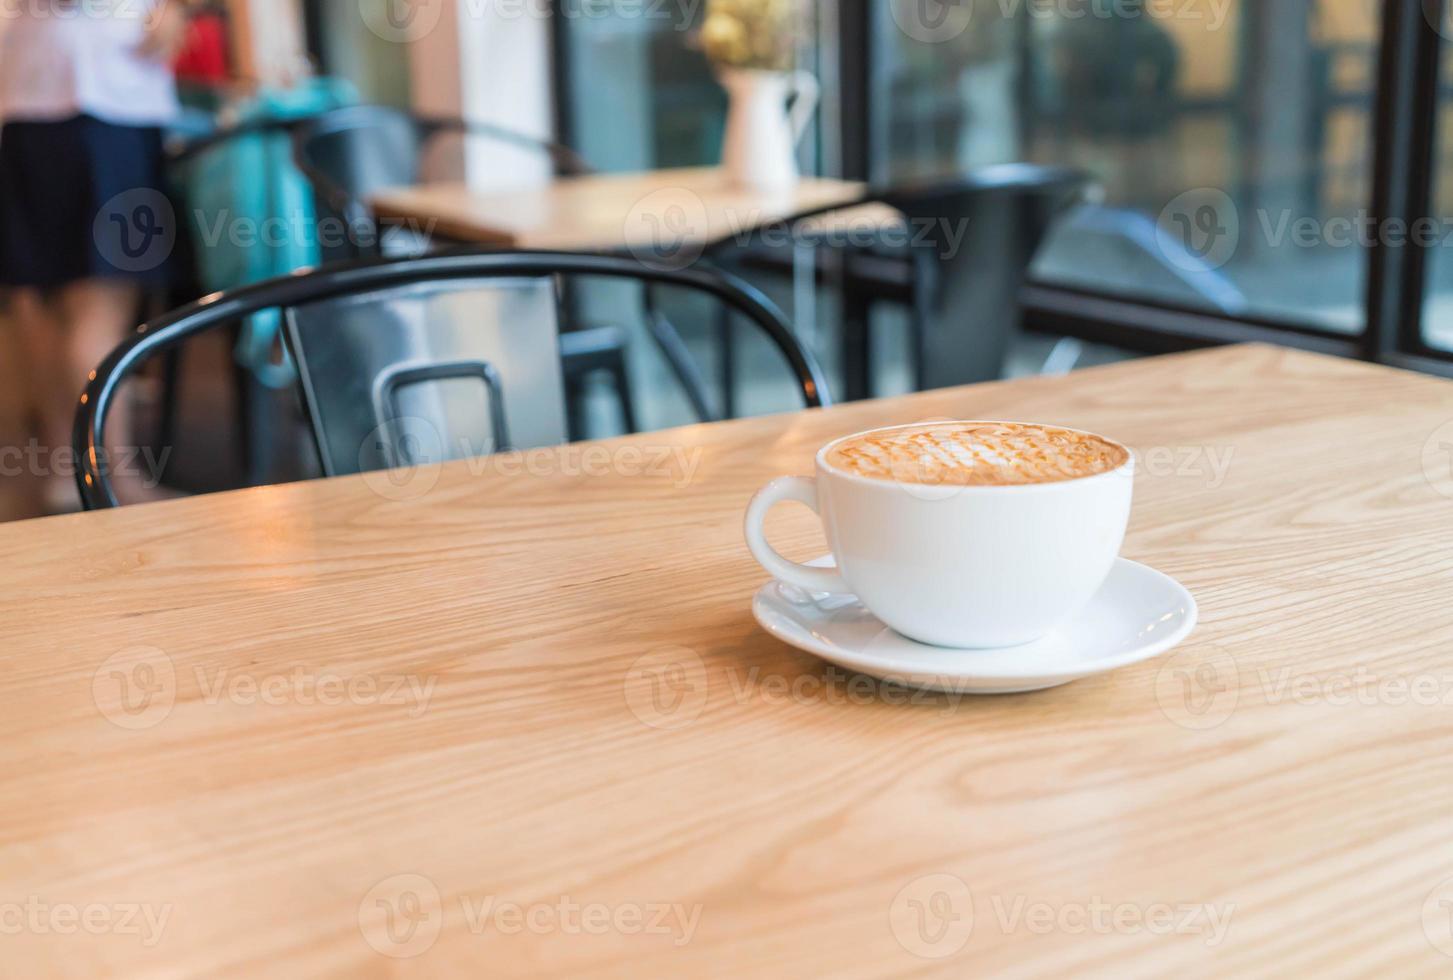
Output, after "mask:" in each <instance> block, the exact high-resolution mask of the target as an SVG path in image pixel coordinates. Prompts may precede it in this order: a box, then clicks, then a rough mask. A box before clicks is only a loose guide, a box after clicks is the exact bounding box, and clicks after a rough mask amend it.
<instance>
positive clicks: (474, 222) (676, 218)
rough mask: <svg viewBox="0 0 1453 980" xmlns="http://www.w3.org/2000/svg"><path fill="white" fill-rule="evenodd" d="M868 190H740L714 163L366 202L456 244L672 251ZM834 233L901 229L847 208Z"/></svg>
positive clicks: (407, 193)
mask: <svg viewBox="0 0 1453 980" xmlns="http://www.w3.org/2000/svg"><path fill="white" fill-rule="evenodd" d="M864 186H865V185H863V184H859V183H854V182H852V181H844V180H833V179H829V178H820V177H807V178H804V179H803V180H802V181H801V182H800V183H798V185H797V186H796V187H794V188H793V189H792V190H790V191H785V192H782V193H778V194H763V193H759V192H756V191H750V190H744V189H742V188H738V187H734V186H732V185H731V183H730V182H729V181H728V180H727V178H726V176H725V174H724V173H723V172H722V171H721V170H720V169H718V168H715V167H697V168H681V169H667V170H653V171H649V172H646V173H625V174H592V175H589V176H584V177H569V178H562V179H559V180H554V181H551V182H550V183H548V184H543V185H541V186H539V187H526V188H517V189H511V190H495V191H480V190H471V189H470V188H468V187H466V186H465V185H464V184H460V183H439V184H423V185H420V186H417V187H404V188H397V189H392V190H387V191H383V192H380V193H378V194H376V195H374V196H373V197H372V198H371V200H370V203H371V205H372V207H373V209H374V211H375V212H376V213H377V214H378V215H380V216H381V217H385V218H390V219H394V220H401V221H408V222H413V223H415V224H416V225H417V226H418V227H419V228H420V230H422V231H425V232H429V233H432V234H438V235H442V236H444V237H447V238H453V239H457V240H460V241H467V242H477V243H480V244H486V245H496V246H501V247H509V248H530V249H564V250H573V251H592V250H612V249H618V248H622V247H627V248H632V249H650V250H665V251H670V250H671V249H673V248H681V247H691V246H699V245H701V244H704V243H708V242H714V241H717V240H719V239H722V238H725V237H726V236H728V235H733V234H736V233H737V232H740V231H744V230H746V229H750V228H752V227H755V226H757V225H759V224H764V223H770V222H771V221H773V220H776V219H780V218H785V217H788V216H789V215H792V214H796V213H798V212H800V211H807V210H811V209H814V208H819V207H827V206H829V205H833V204H845V203H848V202H851V201H855V200H857V199H858V198H860V197H861V196H862V194H863V190H864ZM834 219H835V222H836V224H835V227H839V228H844V229H847V230H856V229H862V230H864V231H867V230H871V229H882V228H884V227H893V226H896V225H899V224H901V219H900V218H899V217H898V216H897V213H896V212H894V211H892V210H891V209H889V208H885V207H882V206H878V205H866V206H862V207H858V208H852V209H844V211H843V212H842V213H840V214H836V215H834Z"/></svg>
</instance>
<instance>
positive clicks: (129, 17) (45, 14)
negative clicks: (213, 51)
mask: <svg viewBox="0 0 1453 980" xmlns="http://www.w3.org/2000/svg"><path fill="white" fill-rule="evenodd" d="M157 6H158V0H24V2H14V0H0V9H3V10H4V11H5V13H7V14H8V15H9V17H10V18H11V19H10V22H9V23H8V24H7V25H6V27H5V29H4V30H3V31H0V121H3V120H12V119H13V120H17V121H18V120H28V121H50V120H60V119H69V118H70V117H72V116H76V115H80V114H82V113H85V114H86V115H90V116H95V117H96V118H98V119H102V120H104V121H106V122H112V123H119V124H122V125H130V126H159V125H164V124H165V123H167V122H169V121H171V119H172V117H173V116H175V115H176V112H177V95H176V84H175V82H174V81H173V79H172V73H171V68H170V67H169V66H168V65H165V64H163V63H161V62H159V61H154V60H152V59H151V58H148V57H147V56H145V55H143V54H142V53H141V51H140V46H141V43H142V40H143V39H144V38H145V37H146V27H147V23H148V18H149V17H150V16H151V15H152V13H153V11H154V10H155V8H156V7H157Z"/></svg>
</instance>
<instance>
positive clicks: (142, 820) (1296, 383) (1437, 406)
mask: <svg viewBox="0 0 1453 980" xmlns="http://www.w3.org/2000/svg"><path fill="white" fill-rule="evenodd" d="M945 416H950V417H1007V418H1018V419H1033V420H1040V421H1046V422H1057V423H1064V424H1069V425H1075V426H1082V427H1086V428H1090V429H1093V430H1097V431H1101V432H1104V433H1106V434H1108V435H1111V436H1114V437H1117V438H1119V439H1122V440H1124V441H1125V442H1126V443H1128V444H1130V445H1131V446H1132V447H1134V448H1135V449H1136V450H1137V451H1138V452H1139V454H1140V460H1141V465H1140V467H1139V471H1138V473H1137V488H1136V495H1137V501H1136V507H1135V511H1134V515H1133V517H1132V519H1131V527H1130V532H1129V536H1128V538H1127V541H1126V545H1125V553H1126V554H1127V555H1128V556H1129V557H1131V558H1134V559H1137V560H1140V561H1144V562H1147V563H1149V564H1151V565H1153V566H1155V567H1157V568H1160V569H1163V570H1164V571H1166V572H1168V573H1170V574H1172V575H1174V576H1176V577H1177V578H1178V579H1180V580H1181V581H1182V582H1184V583H1185V584H1186V585H1187V586H1188V587H1189V588H1190V589H1191V590H1192V591H1193V592H1194V593H1195V594H1196V596H1197V597H1198V599H1199V601H1200V606H1201V623H1200V626H1199V627H1198V628H1197V630H1196V632H1195V633H1194V634H1193V635H1192V636H1191V638H1190V639H1189V640H1188V641H1187V642H1186V643H1185V644H1184V645H1183V646H1182V647H1181V648H1180V649H1179V650H1178V651H1176V652H1174V653H1173V654H1169V655H1167V656H1165V657H1163V658H1161V659H1159V660H1157V661H1153V662H1149V663H1143V664H1139V665H1136V666H1133V667H1129V668H1126V669H1123V670H1120V671H1117V672H1114V673H1112V674H1109V675H1106V676H1101V677H1096V678H1092V679H1089V680H1085V681H1081V682H1078V683H1075V684H1071V685H1069V686H1067V687H1062V688H1059V689H1056V690H1051V691H1046V692H1041V693H1037V694H1027V695H1012V696H1003V697H997V698H980V699H974V698H966V699H962V700H959V699H954V698H951V697H950V696H947V695H928V696H921V695H909V694H906V693H905V692H902V691H900V690H897V689H893V688H885V687H879V686H877V685H875V684H872V683H868V682H866V681H865V680H864V679H862V678H855V677H852V676H849V675H843V674H839V673H835V672H833V671H830V670H828V669H827V668H825V667H824V666H823V665H822V664H821V663H820V662H818V661H817V660H814V659H813V658H811V657H809V656H806V655H804V654H801V653H798V652H796V651H795V650H792V649H790V648H788V647H786V646H783V645H782V644H781V643H778V642H776V641H775V640H773V639H771V638H769V637H768V636H766V635H765V634H763V633H762V632H761V631H760V630H759V629H758V628H757V626H756V625H755V624H754V622H753V620H752V617H751V613H750V611H749V600H750V597H751V594H752V592H753V591H754V590H755V589H756V588H757V586H758V585H759V584H760V583H761V582H762V580H763V577H764V576H763V573H762V572H761V571H760V570H759V569H758V567H757V566H756V565H755V563H754V562H753V561H752V559H751V558H750V557H749V556H748V554H747V551H746V549H745V547H744V546H743V544H742V539H741V521H742V511H743V508H744V506H745V504H746V501H747V498H748V496H749V494H750V493H751V492H752V491H753V490H754V489H756V487H757V486H758V485H759V484H761V483H762V482H764V481H765V480H767V479H768V478H769V477H771V476H773V475H776V474H779V473H795V472H808V471H809V469H810V460H811V455H812V452H813V450H814V449H815V448H816V447H817V446H819V445H820V444H821V443H823V442H824V441H826V440H828V439H830V438H832V437H834V436H837V435H840V434H843V433H846V432H850V431H855V430H858V429H862V428H865V427H870V426H873V425H879V424H893V423H903V422H910V421H916V420H922V419H926V418H936V417H945ZM1450 451H1453V384H1449V383H1447V382H1444V381H1440V380H1434V379H1431V378H1427V377H1421V376H1416V375H1411V374H1405V373H1399V372H1395V371H1392V370H1389V369H1383V368H1377V367H1370V366H1366V365H1362V364H1357V363H1352V362H1347V361H1340V360H1333V359H1328V358H1323V357H1317V356H1313V355H1308V354H1301V353H1294V352H1288V351H1283V350H1277V349H1271V348H1266V347H1241V348H1231V349H1224V350H1220V351H1216V352H1208V353H1199V354H1188V355H1181V356H1176V357H1169V358H1162V359H1155V360H1147V361H1140V362H1135V363H1127V364H1121V365H1115V366H1112V367H1106V368H1099V369H1094V370H1088V371H1084V372H1080V373H1076V374H1074V375H1072V376H1069V377H1066V378H1036V379H1030V380H1023V381H1015V382H1011V383H1003V384H993V385H983V386H977V387H970V388H962V389H956V390H948V391H940V392H933V393H927V394H923V395H917V396H912V397H906V398H897V399H888V400H884V401H878V402H868V403H858V404H853V405H848V406H843V407H839V408H835V409H831V410H827V411H819V412H804V413H797V414H790V415H782V416H777V417H771V418H762V419H754V420H746V421H738V422H729V423H723V424H719V425H710V426H693V427H688V428H683V429H677V430H672V431H669V432H663V433H655V434H650V435H643V436H639V437H634V438H631V439H627V440H618V441H612V442H606V443H597V444H587V445H583V446H579V447H574V448H573V449H570V450H562V451H558V452H557V451H547V452H543V453H539V454H535V455H533V456H532V457H526V458H524V459H519V458H513V459H496V460H493V461H470V462H463V463H456V464H451V465H449V466H447V467H444V468H442V470H441V469H438V468H434V469H427V470H420V471H416V472H414V473H412V474H410V475H409V478H408V479H402V478H401V479H400V480H397V481H389V480H387V479H381V478H380V477H378V476H370V477H349V478H342V479H337V480H331V481H320V482H314V483H308V484H300V485H294V486H283V487H273V488H266V489H256V490H248V491H242V492H237V493H230V494H223V495H219V496H214V497H205V498H194V499H189V500H182V501H175V502H171V503H164V504H156V505H149V506H146V507H138V508H132V509H123V510H116V511H110V512H105V513H96V514H80V515H74V516H70V517H62V518H52V519H48V520H42V521H33V522H27V523H20V524H13V525H7V526H4V527H0V576H3V591H4V594H5V597H6V606H5V608H6V611H7V616H6V620H7V623H6V629H5V640H4V642H3V644H0V731H3V735H4V737H3V739H0V812H3V814H4V818H3V820H0V963H3V968H0V973H7V974H13V975H16V976H40V975H62V974H63V975H72V976H78V977H94V976H102V975H121V974H126V975H136V974H138V973H145V974H148V975H166V976H183V975H205V976H222V975H238V976H254V975H258V974H260V973H263V972H266V973H268V974H269V975H276V974H284V975H305V974H306V975H337V976H393V975H408V976H415V975H417V976H444V975H460V976H469V977H475V976H480V975H489V976H525V975H539V974H540V973H542V972H566V971H568V972H571V973H576V974H579V973H586V974H591V975H600V976H622V977H639V976H698V975H711V976H723V977H734V978H736V977H743V976H756V975H773V976H792V977H800V976H827V975H834V976H850V977H853V976H856V977H870V976H874V977H876V976H886V975H890V974H899V973H903V972H908V971H914V970H934V969H938V970H942V971H945V972H946V973H948V974H950V975H953V976H989V975H993V976H1000V975H1003V976H1026V977H1028V976H1079V975H1090V974H1096V973H1102V974H1107V975H1112V976H1162V975H1171V974H1174V975H1177V976H1199V975H1222V976H1224V975H1228V974H1240V973H1259V974H1262V975H1265V974H1270V973H1275V974H1277V975H1282V974H1292V975H1306V974H1313V973H1317V974H1329V975H1348V974H1353V973H1359V974H1366V973H1370V972H1372V971H1374V970H1376V971H1378V972H1382V973H1387V974H1390V975H1396V976H1414V975H1428V976H1433V975H1446V973H1447V970H1448V967H1449V966H1450V964H1453V960H1450V959H1449V956H1450V955H1453V928H1450V926H1453V923H1450V916H1449V910H1448V909H1449V906H1448V905H1446V904H1444V903H1446V902H1450V901H1453V847H1450V845H1449V840H1450V838H1453V711H1450V708H1449V704H1453V602H1450V601H1449V596H1450V595H1453V545H1450V542H1453V478H1450V467H1449V460H1450V455H1449V454H1450ZM774 516H775V520H774V525H773V528H772V534H773V537H774V540H775V541H777V542H778V543H779V545H780V546H781V547H782V549H783V550H784V552H786V553H787V554H789V555H790V556H792V557H796V558H806V557H808V556H811V555H813V554H817V553H820V552H821V550H822V549H823V544H822V540H821V534H820V531H819V530H818V529H817V528H816V527H815V525H814V522H813V520H812V518H811V517H810V515H808V514H807V512H806V511H805V510H800V509H795V508H782V509H779V511H778V512H777V513H776V514H775V515H774Z"/></svg>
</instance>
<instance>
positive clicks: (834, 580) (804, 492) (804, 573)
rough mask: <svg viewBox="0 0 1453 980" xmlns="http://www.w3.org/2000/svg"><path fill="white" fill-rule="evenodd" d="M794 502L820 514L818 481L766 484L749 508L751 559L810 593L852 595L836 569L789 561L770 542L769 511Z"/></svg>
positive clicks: (802, 479)
mask: <svg viewBox="0 0 1453 980" xmlns="http://www.w3.org/2000/svg"><path fill="white" fill-rule="evenodd" d="M789 500H795V501H797V502H798V503H802V504H806V505H807V506H809V507H811V508H812V512H813V513H814V514H820V513H821V511H819V510H818V505H817V481H816V480H814V479H812V478H811V477H808V476H784V477H780V478H778V479H776V480H773V481H772V482H771V483H769V484H767V485H766V486H765V487H763V488H762V489H761V490H758V491H757V495H756V496H755V497H753V498H752V502H751V503H750V504H748V505H747V521H746V532H747V548H748V549H750V550H751V552H752V557H753V558H755V559H757V561H758V562H759V563H761V565H762V567H763V568H765V569H766V570H767V571H769V572H771V573H772V575H773V577H774V578H777V579H779V580H780V581H783V582H787V583H788V584H790V585H795V586H797V587H798V588H801V589H806V590H808V591H809V592H837V593H843V592H852V589H851V588H850V587H849V586H848V583H847V582H846V581H844V579H843V577H842V576H841V575H839V574H838V571H837V569H836V568H813V567H812V566H811V565H802V564H799V563H797V562H795V561H788V560H787V559H786V558H783V557H782V556H781V555H779V554H778V553H777V549H776V548H773V547H772V546H771V545H770V544H768V543H767V531H766V527H765V524H766V520H767V512H768V511H770V510H771V509H772V508H773V507H775V506H776V505H778V504H780V503H784V502H786V501H789Z"/></svg>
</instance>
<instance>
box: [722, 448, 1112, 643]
mask: <svg viewBox="0 0 1453 980" xmlns="http://www.w3.org/2000/svg"><path fill="white" fill-rule="evenodd" d="M1134 465H1135V461H1134V457H1133V455H1132V454H1131V452H1130V451H1129V450H1128V449H1126V448H1125V447H1124V446H1122V445H1121V444H1119V443H1117V442H1115V441H1113V440H1110V439H1106V438H1104V437H1103V436H1097V435H1094V434H1091V433H1088V432H1081V431H1079V430H1076V429H1068V428H1064V427H1061V426H1054V425H1041V424H1035V423H1024V422H989V421H983V422H981V421H965V422H933V423H923V424H918V425H907V426H898V427H895V428H888V429H878V430H875V431H872V432H864V433H859V434H857V435H851V436H847V437H845V438H842V439H839V440H837V441H835V442H832V443H829V444H828V445H827V446H824V447H823V448H822V450H820V451H819V452H818V454H817V460H816V475H815V477H812V478H808V477H783V478H781V479H778V480H775V481H773V482H772V483H770V484H768V485H767V486H766V487H764V488H763V489H762V490H761V492H759V493H758V494H757V496H756V497H755V498H753V500H752V503H751V505H750V506H749V507H748V509H747V518H746V536H747V545H748V547H749V548H750V549H751V551H752V554H753V556H755V557H756V559H757V560H758V561H759V562H760V563H761V564H762V566H763V567H764V568H766V569H767V571H769V572H770V573H772V575H774V576H775V577H776V578H778V579H780V580H781V581H784V582H788V583H790V584H792V585H796V586H799V587H801V588H803V589H807V590H810V591H813V592H831V593H851V594H854V595H856V596H857V597H858V599H860V600H861V601H862V603H863V604H864V605H865V606H867V608H868V609H869V610H871V611H872V612H873V614H874V615H876V616H877V617H878V618H879V619H881V620H882V621H883V622H884V623H885V624H887V625H888V626H890V627H892V628H893V629H895V630H897V631H898V632H899V633H902V634H903V635H905V636H907V637H910V638H911V639H915V640H918V641H920V642H923V643H929V644H934V645H937V646H947V647H959V648H965V647H967V648H982V647H1003V646H1016V645H1019V644H1022V643H1028V642H1030V641H1033V640H1036V639H1038V638H1039V637H1041V636H1043V635H1044V634H1045V633H1047V632H1049V631H1050V630H1052V629H1053V628H1054V627H1055V626H1057V625H1058V624H1060V623H1062V622H1064V621H1065V620H1066V619H1068V618H1069V617H1070V616H1073V615H1074V614H1075V613H1076V612H1078V611H1079V609H1080V608H1081V607H1083V606H1084V605H1085V603H1087V602H1088V601H1089V600H1090V598H1091V597H1092V596H1093V595H1094V594H1095V592H1096V591H1097V590H1098V589H1099V588H1100V585H1101V584H1102V583H1103V582H1104V580H1105V576H1106V575H1108V574H1109V571H1110V567H1111V566H1112V565H1113V564H1114V562H1115V559H1116V557H1117V556H1118V555H1119V552H1120V545H1121V542H1122V540H1123V539H1124V536H1125V526H1126V523H1127V521H1128V520H1129V515H1130V500H1131V490H1132V482H1133V481H1132V476H1133V472H1134ZM786 500H795V501H798V502H801V503H805V504H807V505H808V506H809V507H812V508H813V509H814V510H815V511H817V513H818V514H819V516H820V517H821V519H822V523H823V528H824V531H825V532H826V535H827V540H828V544H829V546H830V547H831V548H832V552H833V556H834V558H835V559H836V562H837V567H836V568H813V567H809V566H806V565H799V564H797V563H795V562H791V561H788V560H787V559H785V558H783V557H782V556H781V555H779V554H778V553H777V552H776V551H775V550H774V549H773V548H772V546H771V545H770V544H768V543H767V540H766V537H765V535H764V533H763V530H762V527H763V521H764V520H765V518H766V515H767V512H768V511H769V510H770V509H771V508H772V507H773V506H774V505H776V504H777V503H779V502H782V501H786Z"/></svg>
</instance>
